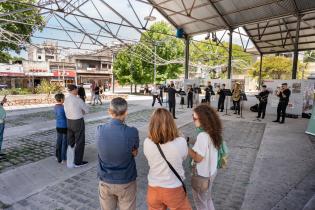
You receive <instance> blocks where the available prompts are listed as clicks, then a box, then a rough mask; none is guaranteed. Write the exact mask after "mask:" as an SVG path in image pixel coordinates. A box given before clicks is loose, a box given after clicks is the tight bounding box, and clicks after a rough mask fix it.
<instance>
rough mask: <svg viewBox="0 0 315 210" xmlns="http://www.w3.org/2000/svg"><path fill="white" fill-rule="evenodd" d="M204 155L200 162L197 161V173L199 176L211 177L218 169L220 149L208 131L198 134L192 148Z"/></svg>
mask: <svg viewBox="0 0 315 210" xmlns="http://www.w3.org/2000/svg"><path fill="white" fill-rule="evenodd" d="M192 149H193V150H194V151H195V152H197V153H198V154H199V155H201V156H202V157H203V159H202V161H201V162H200V163H197V166H196V167H197V173H198V175H199V176H203V177H210V176H212V175H214V174H215V173H216V171H217V164H218V150H217V149H216V148H215V146H214V145H213V142H212V139H211V137H210V136H209V134H208V133H206V132H201V133H199V134H198V136H197V140H196V143H195V145H194V146H193V148H192Z"/></svg>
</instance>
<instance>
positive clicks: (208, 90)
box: [205, 81, 213, 104]
mask: <svg viewBox="0 0 315 210" xmlns="http://www.w3.org/2000/svg"><path fill="white" fill-rule="evenodd" d="M205 92H206V97H205V99H206V103H208V104H209V103H210V101H211V95H212V93H213V87H212V85H211V81H209V82H208V86H207V87H206V89H205Z"/></svg>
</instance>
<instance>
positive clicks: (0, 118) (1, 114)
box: [0, 96, 7, 157]
mask: <svg viewBox="0 0 315 210" xmlns="http://www.w3.org/2000/svg"><path fill="white" fill-rule="evenodd" d="M6 102H7V98H6V96H4V98H3V99H2V101H1V102H0V157H2V156H4V155H5V154H4V153H1V147H2V142H3V132H4V120H5V118H6V112H5V110H4V108H3V105H4V104H5V103H6Z"/></svg>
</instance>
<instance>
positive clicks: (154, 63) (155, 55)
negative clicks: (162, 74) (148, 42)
mask: <svg viewBox="0 0 315 210" xmlns="http://www.w3.org/2000/svg"><path fill="white" fill-rule="evenodd" d="M156 44H157V43H156V42H154V79H153V80H154V84H155V80H156Z"/></svg>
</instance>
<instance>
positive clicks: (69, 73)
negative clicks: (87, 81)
mask: <svg viewBox="0 0 315 210" xmlns="http://www.w3.org/2000/svg"><path fill="white" fill-rule="evenodd" d="M53 75H54V77H76V75H77V73H76V71H71V70H54V71H53Z"/></svg>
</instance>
